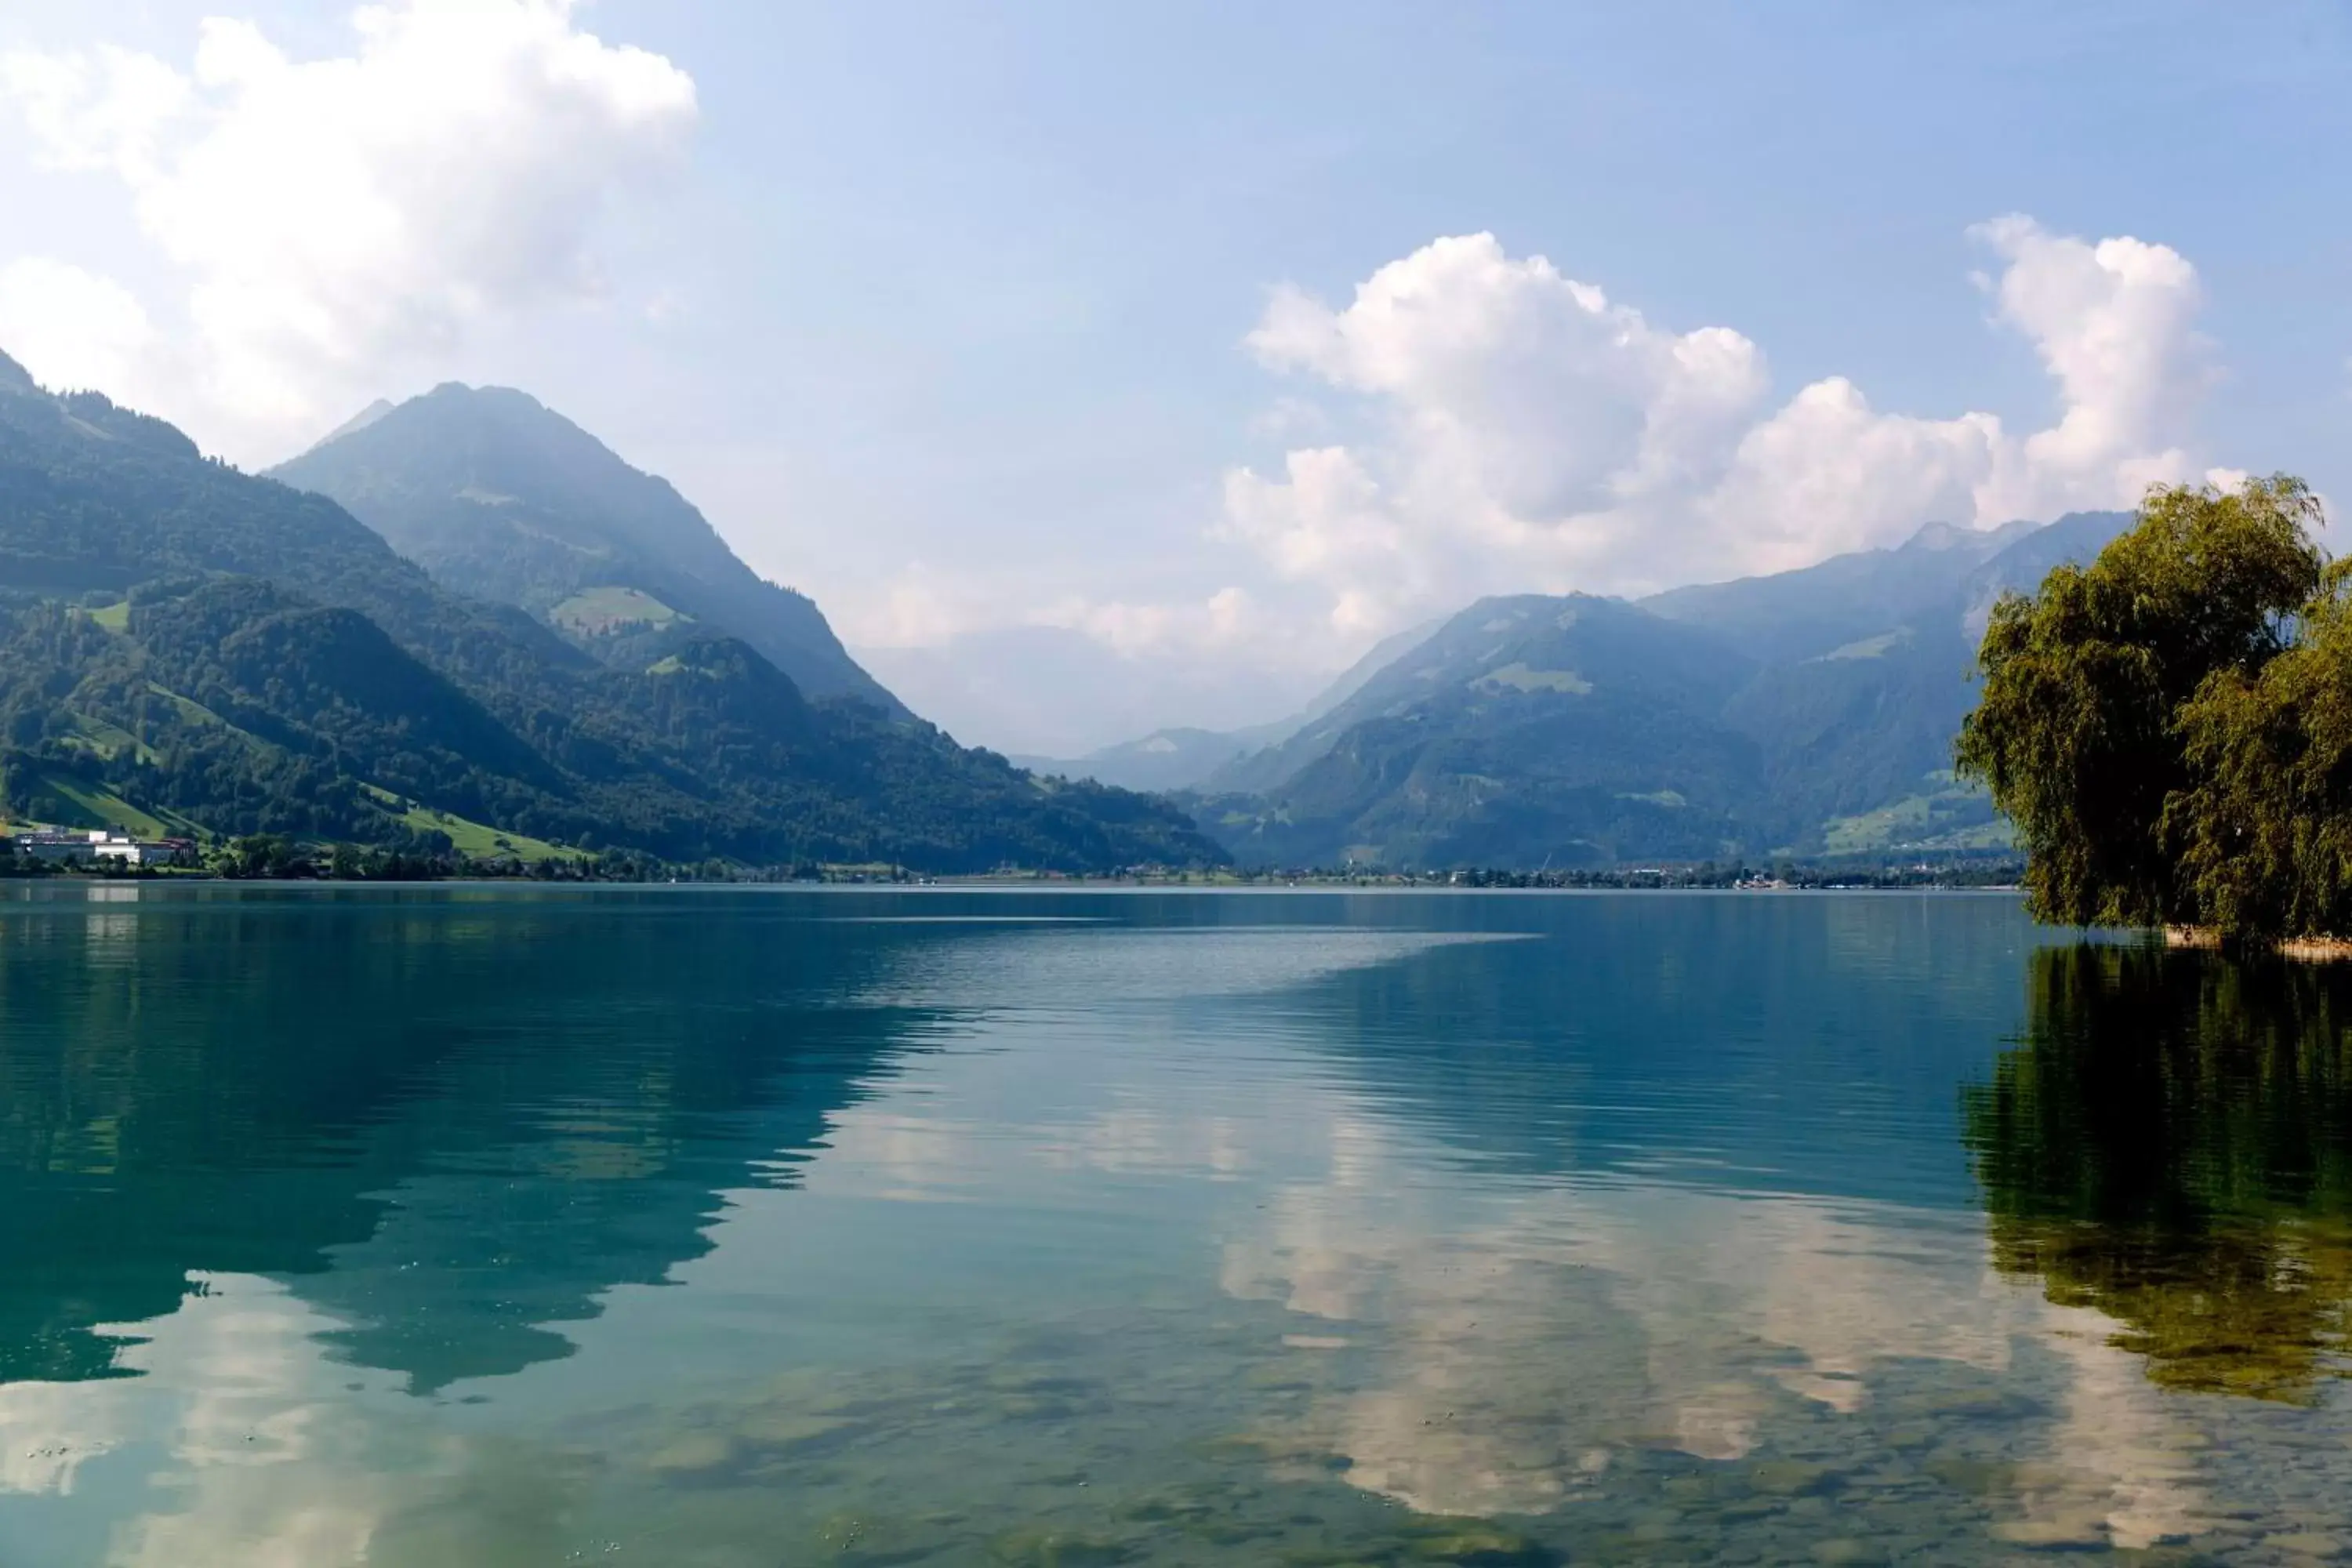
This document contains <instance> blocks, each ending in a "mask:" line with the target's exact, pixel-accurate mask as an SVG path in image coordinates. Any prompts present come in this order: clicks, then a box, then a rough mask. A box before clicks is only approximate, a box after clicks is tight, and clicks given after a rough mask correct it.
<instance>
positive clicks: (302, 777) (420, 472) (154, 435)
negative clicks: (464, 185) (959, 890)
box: [0, 355, 1223, 872]
mask: <svg viewBox="0 0 2352 1568" xmlns="http://www.w3.org/2000/svg"><path fill="white" fill-rule="evenodd" d="M372 412H373V416H372V417H363V418H362V419H361V420H357V421H353V422H352V424H351V425H349V426H346V427H345V428H344V429H343V430H342V431H341V432H340V433H339V434H338V435H337V436H336V437H333V438H331V440H329V441H327V442H325V443H323V444H322V445H321V446H320V447H318V448H316V449H314V450H313V451H312V452H310V453H309V454H307V455H306V456H305V458H302V459H299V460H298V463H297V464H296V465H289V473H291V474H292V475H293V477H296V478H301V479H306V480H307V481H308V482H310V483H316V484H320V485H333V486H335V487H337V488H341V489H346V490H347V491H348V492H349V493H350V494H352V497H353V499H354V500H357V501H359V502H361V503H362V504H364V505H365V506H367V507H368V508H369V509H370V510H372V511H375V512H376V513H377V515H378V516H380V517H381V518H382V519H383V525H384V526H385V527H386V528H389V529H392V530H394V531H398V532H401V533H402V535H403V537H404V538H406V539H408V540H409V541H410V543H411V544H412V546H413V547H414V548H415V550H416V551H417V552H418V553H419V554H420V555H423V556H427V557H430V558H432V560H433V561H437V562H438V563H439V564H438V566H437V567H431V566H430V563H429V562H428V563H427V564H419V563H417V562H416V561H415V560H411V559H408V558H405V557H404V556H403V555H402V554H401V553H400V552H398V551H397V550H395V548H394V545H393V543H392V542H389V541H388V540H387V537H386V536H385V534H383V533H382V532H379V531H376V530H375V529H373V528H371V527H370V526H369V525H368V524H367V523H366V522H364V521H361V520H360V519H359V518H357V517H354V516H353V515H352V512H351V511H350V510H346V509H345V508H344V507H343V506H341V505H340V504H338V502H337V501H336V500H333V499H331V498H330V497H329V496H327V495H324V494H319V493H312V492H310V491H306V490H304V489H297V488H295V487H294V486H293V485H292V484H290V483H285V482H280V481H279V480H278V479H267V478H257V477H254V476H250V475H247V474H244V473H240V472H238V471H237V470H236V469H235V468H229V467H227V466H226V465H224V464H221V463H218V462H215V461H214V460H212V459H209V458H205V457H204V456H203V455H202V454H201V453H200V452H199V451H198V450H197V448H196V447H195V445H194V443H193V442H192V441H190V440H189V439H188V438H187V437H185V436H184V435H183V434H181V433H180V432H179V431H178V430H176V429H174V428H173V427H172V426H169V425H167V424H165V423H163V421H161V420H158V419H154V418H152V417H149V416H144V415H141V414H138V413H135V412H132V411H131V410H128V409H124V408H121V407H118V406H116V405H114V404H113V403H111V402H110V401H109V400H108V399H107V398H106V397H104V396H103V395H100V394H97V393H91V392H81V393H73V394H68V395H57V394H53V393H50V392H47V391H45V390H44V389H42V388H41V387H39V386H38V385H37V384H35V383H34V381H33V380H32V378H31V377H30V376H29V375H28V374H26V373H25V371H24V370H23V368H22V367H21V366H19V365H18V364H17V363H16V362H15V361H13V360H10V359H7V358H6V357H5V355H0V812H5V815H11V816H18V817H31V818H36V819H40V820H51V821H71V820H77V819H79V820H85V821H89V822H90V823H91V825H93V826H95V825H97V824H98V823H100V822H108V823H117V824H120V825H122V826H132V827H134V828H141V829H142V830H146V831H155V830H160V829H165V828H172V827H181V828H191V827H193V828H203V829H208V830H211V831H215V832H220V833H256V832H271V833H284V834H289V835H299V836H308V837H322V838H331V839H337V840H344V841H356V842H362V843H385V844H393V845H395V846H398V845H404V844H410V843H415V842H418V841H425V842H428V843H429V842H430V841H432V840H434V839H435V838H436V837H438V838H442V839H452V838H454V837H455V834H454V833H453V832H452V831H451V830H452V829H453V828H455V829H457V830H460V831H463V832H466V833H468V834H477V835H479V836H480V837H482V838H484V839H485V840H486V841H487V842H488V843H489V844H495V845H499V846H504V847H514V848H517V849H518V850H529V849H532V848H536V849H538V850H541V851H550V852H551V851H552V849H553V848H554V847H557V846H563V847H578V848H583V849H584V848H597V849H602V848H607V847H614V848H626V849H632V850H636V851H642V852H644V853H646V854H650V855H654V856H658V857H660V858H666V859H669V860H673V861H679V860H699V859H704V858H725V859H730V860H734V861H739V862H749V863H757V864H776V863H787V862H803V861H835V862H840V861H888V862H894V863H898V864H902V865H905V866H908V867H909V868H915V869H919V870H928V871H940V872H952V871H976V870H986V869H991V868H995V867H998V866H1002V865H1008V864H1009V865H1017V866H1023V867H1028V868H1062V869H1068V870H1088V869H1107V868H1113V867H1117V866H1120V865H1127V864H1135V863H1139V862H1160V863H1176V864H1202V863H1213V862H1216V861H1219V860H1222V858H1223V855H1222V852H1221V851H1220V850H1218V849H1217V848H1216V847H1215V846H1214V845H1213V844H1212V843H1210V842H1209V841H1207V840H1206V839H1204V838H1203V837H1202V836H1201V835H1200V834H1199V833H1197V832H1196V831H1195V830H1194V828H1193V826H1192V824H1191V822H1190V821H1189V820H1188V819H1187V817H1186V816H1184V815H1183V814H1182V813H1181V811H1179V810H1178V809H1176V808H1175V807H1174V806H1172V805H1170V804H1169V803H1167V802H1165V801H1163V800H1160V799H1157V798H1154V797H1150V796H1146V795H1136V794H1133V793H1130V792H1128V791H1123V790H1118V789H1112V788H1108V787H1107V786H1103V785H1100V784H1092V783H1072V782H1069V781H1064V780H1040V779H1038V778H1036V777H1034V775H1031V774H1028V773H1023V772H1022V771H1020V770H1018V769H1016V768H1014V767H1013V766H1012V765H1011V764H1010V763H1007V762H1005V761H1004V759H1003V758H1002V757H999V756H996V755H995V754H993V753H992V752H981V751H971V750H967V749H965V748H963V747H961V746H958V745H956V744H955V743H954V742H952V741H951V740H950V739H949V738H948V737H947V736H945V735H943V734H941V733H940V731H938V730H936V729H935V728H933V727H932V726H930V725H928V724H925V723H923V722H922V721H919V720H917V719H914V718H913V717H911V716H910V715H908V713H907V712H906V711H905V710H904V709H903V708H902V707H900V706H899V705H898V703H897V701H896V700H895V699H892V698H891V697H890V696H889V695H888V694H887V692H885V691H883V690H882V689H880V688H879V687H878V686H877V685H875V683H874V682H873V681H872V680H871V679H870V678H869V677H866V675H865V673H864V671H862V670H860V669H858V668H856V665H855V664H854V663H852V662H851V661H850V660H849V659H848V658H847V656H846V655H845V653H843V652H842V651H841V648H840V645H839V643H838V642H837V641H836V640H835V639H834V637H833V636H832V633H831V631H830V629H829V628H827V627H826V626H824V618H823V617H822V616H820V615H818V614H817V613H816V610H815V607H814V605H810V604H809V603H808V601H807V600H806V599H804V598H803V597H801V596H800V595H794V594H792V593H790V592H788V591H786V590H783V589H780V588H774V587H772V585H769V584H761V582H760V581H759V580H758V579H757V578H756V576H754V575H753V574H751V573H750V572H749V570H748V569H746V568H744V567H742V566H741V564H740V563H739V562H736V561H735V560H734V557H733V556H732V554H731V552H728V551H727V549H726V546H725V545H724V543H723V542H720V541H719V539H718V536H717V535H716V534H715V533H713V532H712V531H710V530H709V524H708V523H706V522H704V521H702V519H701V518H700V516H699V514H698V513H696V512H694V511H693V510H692V509H691V508H690V507H688V506H687V505H686V503H685V502H684V501H683V500H680V499H679V498H678V497H677V494H676V492H675V491H674V490H672V489H669V487H668V486H667V485H666V484H664V483H663V482H662V481H660V480H658V479H652V478H650V477H649V476H646V475H642V474H637V473H636V472H635V470H634V469H631V468H628V467H627V465H625V464H624V463H622V462H621V461H620V459H618V458H614V457H613V456H612V454H610V453H609V452H605V451H604V448H603V447H600V446H598V445H597V444H596V443H594V441H593V438H591V437H587V436H586V435H585V433H584V432H581V431H580V430H578V428H577V427H576V426H572V425H571V424H569V422H567V421H564V420H562V419H561V418H560V417H559V416H555V415H553V414H551V413H550V412H549V411H548V410H546V409H544V408H541V406H540V405H538V404H536V403H535V402H533V401H532V400H530V399H529V398H527V397H524V396H522V395H520V394H510V393H476V392H470V391H467V389H463V388H454V389H453V388H443V389H441V390H439V391H437V392H436V393H434V394H431V395H427V396H426V397H425V398H421V399H418V400H416V401H415V403H413V404H410V405H403V406H401V407H398V408H393V409H389V410H375V411H372ZM665 531H667V534H666V533H665ZM666 538H667V540H668V543H667V544H666V543H665V539H666ZM429 567H430V569H428V568H429ZM583 600H586V601H587V604H586V605H583V602H582V601H583ZM656 603H657V605H658V606H659V608H658V610H656V609H653V608H651V607H650V606H651V605H655V604H656ZM592 606H593V611H592V608H591V607H592ZM637 611H643V612H644V613H641V614H640V613H633V612H637ZM665 612H666V613H665ZM787 666H789V667H790V670H788V669H787V668H786V667H787ZM793 671H797V674H795V673H793Z"/></svg>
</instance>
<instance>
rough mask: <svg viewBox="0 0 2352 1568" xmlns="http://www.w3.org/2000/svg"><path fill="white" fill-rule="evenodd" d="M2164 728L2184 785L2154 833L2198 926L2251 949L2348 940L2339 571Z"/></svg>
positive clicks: (2349, 595) (2349, 832) (2350, 888)
mask: <svg viewBox="0 0 2352 1568" xmlns="http://www.w3.org/2000/svg"><path fill="white" fill-rule="evenodd" d="M2178 728H2179V733H2180V738H2181V742H2182V747H2183V752H2184V754H2185V757H2186V759H2187V763H2188V770H2189V784H2188V785H2187V786H2186V787H2185V788H2184V789H2182V790H2180V791H2179V793H2177V794H2176V795H2174V796H2173V797H2172V799H2171V800H2170V801H2169V802H2168V804H2167V805H2166V808H2165V816H2164V822H2163V833H2162V837H2163V839H2164V845H2165V849H2166V851H2167V853H2168V855H2170V856H2171V857H2172V858H2173V859H2174V861H2175V863H2176V865H2177V867H2178V872H2179V879H2180V881H2181V883H2182V885H2183V892H2184V895H2185V898H2186V900H2187V902H2188V903H2189V904H2190V905H2192V906H2193V907H2194V908H2195V909H2196V910H2197V911H2198V918H2199V920H2200V921H2202V922H2204V923H2206V924H2210V925H2211V926H2213V927H2214V928H2216V929H2217V930H2219V931H2222V932H2223V933H2225V934H2226V935H2228V936H2230V937H2232V938H2234V939H2237V940H2240V941H2252V942H2275V941H2277V940H2278V939H2279V938H2282V937H2289V936H2300V935H2309V934H2315V933H2330V934H2343V933H2347V932H2352V563H2347V562H2336V563H2333V564H2331V565H2330V566H2329V567H2328V568H2327V571H2326V575H2325V580H2324V583H2323V585H2322V587H2321V590H2320V592H2319V593H2318V594H2317V595H2315V596H2314V597H2313V599H2312V600H2311V602H2310V603H2309V604H2307V605H2305V607H2304V609H2303V611H2302V613H2301V615H2300V616H2298V617H2297V626H2296V635H2295V640H2294V646H2292V647H2288V648H2287V649H2285V650H2284V652H2282V653H2280V654H2279V655H2278V656H2277V657H2276V658H2273V659H2272V660H2270V662H2269V663H2267V664H2265V665H2263V668H2262V669H2261V670H2260V671H2259V672H2258V673H2256V674H2253V675H2248V674H2246V673H2245V672H2243V671H2241V670H2236V669H2225V670H2218V671H2216V672H2215V673H2214V674H2213V675H2211V676H2210V677H2209V678H2208V679H2206V681H2205V683H2204V684H2203V686H2201V687H2200V689H2199V690H2198V693H2197V696H2196V697H2195V698H2194V699H2193V700H2190V701H2189V703H2188V704H2186V705H2185V706H2184V707H2183V708H2182V709H2181V710H2180V712H2179V721H2178Z"/></svg>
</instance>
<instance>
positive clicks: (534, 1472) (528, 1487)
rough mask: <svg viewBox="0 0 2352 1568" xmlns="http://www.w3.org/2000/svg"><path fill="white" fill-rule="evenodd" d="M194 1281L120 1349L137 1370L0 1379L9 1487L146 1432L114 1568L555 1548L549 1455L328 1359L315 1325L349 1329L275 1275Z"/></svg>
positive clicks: (506, 1553)
mask: <svg viewBox="0 0 2352 1568" xmlns="http://www.w3.org/2000/svg"><path fill="white" fill-rule="evenodd" d="M202 1283H203V1284H204V1285H205V1289H201V1290H198V1291H196V1292H194V1293H192V1294H191V1295H189V1296H188V1297H187V1298H186V1300H184V1301H183V1302H182V1303H181V1305H180V1307H179V1308H178V1310H175V1311H173V1312H171V1313H169V1314H167V1315H166V1316H163V1317H161V1318H157V1319H154V1320H152V1321H147V1322H144V1323H142V1324H141V1325H140V1332H141V1333H142V1335H143V1336H145V1339H144V1341H143V1342H141V1343H137V1344H133V1345H131V1346H129V1347H127V1348H126V1349H125V1350H124V1352H123V1353H122V1357H121V1360H122V1363H123V1364H124V1365H125V1367H126V1368H128V1369H131V1370H135V1371H137V1372H140V1373H144V1374H145V1375H143V1376H142V1377H138V1378H135V1379H129V1378H126V1379H121V1380H115V1381H110V1382H100V1383H81V1384H42V1383H17V1384H8V1385H6V1386H5V1387H0V1443H5V1468H0V1489H5V1490H9V1491H16V1492H29V1493H49V1494H55V1495H68V1494H70V1493H72V1492H73V1491H74V1489H75V1488H76V1485H77V1482H78V1480H82V1479H87V1477H86V1475H80V1474H78V1471H80V1470H82V1469H83V1468H84V1467H86V1466H87V1465H88V1464H89V1461H91V1460H93V1459H96V1458H100V1456H105V1455H108V1454H110V1453H114V1452H116V1451H117V1450H123V1451H126V1453H127V1451H129V1450H131V1448H132V1447H133V1445H134V1444H135V1445H139V1446H142V1447H143V1446H147V1445H152V1446H153V1447H155V1448H156V1449H157V1450H159V1451H160V1455H161V1463H160V1464H158V1465H156V1466H155V1468H152V1470H151V1471H150V1472H149V1475H148V1484H149V1495H150V1497H151V1498H152V1506H151V1507H150V1508H149V1510H147V1511H144V1512H133V1513H131V1515H130V1516H128V1517H126V1518H124V1519H123V1520H121V1522H119V1523H118V1524H117V1525H116V1527H115V1529H114V1532H113V1539H112V1542H111V1546H110V1550H109V1552H107V1555H106V1557H105V1562H106V1563H108V1564H110V1568H342V1565H345V1564H351V1565H356V1564H360V1563H367V1564H370V1565H371V1568H421V1565H424V1564H428V1563H433V1564H446V1563H452V1562H479V1561H488V1560H493V1559H485V1558H482V1557H478V1556H475V1555H472V1554H471V1552H469V1551H468V1550H467V1549H466V1548H460V1549H459V1550H458V1551H457V1553H456V1554H455V1555H452V1552H451V1551H450V1543H451V1542H453V1541H457V1540H460V1539H462V1540H463V1541H464V1542H468V1543H470V1546H471V1547H472V1548H475V1549H479V1548H482V1547H484V1546H486V1545H487V1546H490V1547H494V1548H503V1549H506V1550H503V1551H500V1552H499V1554H498V1555H497V1556H496V1557H495V1559H494V1560H496V1561H499V1562H508V1561H511V1562H516V1563H522V1562H556V1561H560V1560H562V1556H563V1552H564V1550H565V1542H564V1540H563V1536H564V1531H563V1530H562V1524H561V1511H560V1510H559V1508H558V1507H557V1506H556V1504H557V1502H558V1500H559V1493H560V1492H561V1491H562V1489H563V1487H564V1485H565V1484H566V1482H567V1481H568V1480H569V1479H570V1478H568V1477H565V1476H562V1475H560V1474H558V1473H556V1471H555V1470H554V1469H551V1465H550V1458H551V1457H550V1456H548V1455H546V1454H544V1453H541V1454H539V1455H537V1456H536V1457H535V1458H534V1457H531V1456H528V1455H526V1454H524V1453H522V1452H520V1450H518V1451H516V1452H513V1453H508V1452H504V1451H502V1450H500V1449H499V1448H498V1447H495V1446H492V1445H488V1444H485V1443H484V1442H483V1441H482V1440H481V1439H478V1438H475V1437H469V1436H463V1435H461V1434H458V1433H457V1432H454V1431H451V1430H450V1429H448V1428H447V1427H446V1426H439V1425H437V1424H435V1423H434V1422H433V1421H432V1417H431V1416H430V1415H428V1414H426V1413H425V1412H424V1411H423V1410H421V1409H419V1408H417V1407H415V1405H413V1404H412V1403H411V1402H410V1401H408V1400H407V1399H406V1398H405V1397H404V1396H403V1395H400V1394H396V1393H395V1392H394V1390H395V1389H396V1386H397V1380H395V1379H391V1378H386V1377H384V1376H383V1375H382V1374H376V1373H354V1371H353V1369H352V1368H351V1367H349V1366H347V1365H343V1364H340V1363H335V1362H333V1361H331V1360H330V1359H329V1358H328V1355H327V1353H326V1348H325V1346H324V1344H323V1343H322V1342H321V1336H322V1335H324V1334H327V1333H329V1332H331V1331H334V1330H336V1329H338V1328H340V1327H341V1324H340V1323H339V1322H338V1321H336V1320H335V1319H333V1318H331V1317H328V1316H325V1315H324V1314H321V1313H320V1312H318V1311H317V1310H314V1309H312V1308H310V1307H309V1306H307V1305H306V1304H304V1303H303V1302H302V1301H301V1300H299V1298H296V1297H294V1296H292V1295H290V1294H289V1293H288V1292H287V1290H286V1289H284V1287H282V1286H280V1285H278V1284H276V1283H274V1282H271V1281H268V1280H263V1279H255V1278H253V1277H250V1276H243V1275H239V1276H228V1277H216V1278H214V1279H209V1280H205V1281H202ZM358 1379H372V1380H373V1385H372V1386H371V1385H370V1384H367V1383H362V1382H358V1381H355V1380H358ZM28 1455H29V1456H33V1458H29V1459H28V1458H26V1456H28ZM120 1480H121V1478H116V1479H115V1480H114V1481H112V1482H110V1484H120ZM486 1497H487V1498H490V1499H494V1500H495V1502H494V1504H491V1505H488V1506H486V1503H485V1498H486Z"/></svg>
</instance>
